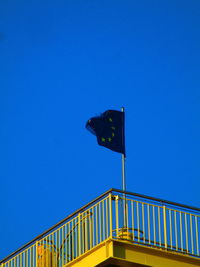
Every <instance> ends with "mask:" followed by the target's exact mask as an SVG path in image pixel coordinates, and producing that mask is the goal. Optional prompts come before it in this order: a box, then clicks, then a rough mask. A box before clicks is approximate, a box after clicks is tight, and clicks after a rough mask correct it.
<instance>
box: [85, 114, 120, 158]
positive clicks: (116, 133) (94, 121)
mask: <svg viewBox="0 0 200 267" xmlns="http://www.w3.org/2000/svg"><path fill="white" fill-rule="evenodd" d="M86 128H87V129H88V130H89V131H90V132H91V133H92V134H94V135H96V137H97V142H98V144H99V145H100V146H104V147H106V148H108V149H111V150H113V151H116V152H119V153H122V154H124V155H125V141H124V112H122V111H117V110H107V111H105V112H104V113H102V114H101V115H100V116H97V117H93V118H91V119H90V120H88V121H87V123H86Z"/></svg>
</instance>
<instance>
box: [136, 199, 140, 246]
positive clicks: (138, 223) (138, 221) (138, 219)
mask: <svg viewBox="0 0 200 267" xmlns="http://www.w3.org/2000/svg"><path fill="white" fill-rule="evenodd" d="M136 207H137V228H138V242H140V217H139V216H140V214H139V208H138V201H137V205H136Z"/></svg>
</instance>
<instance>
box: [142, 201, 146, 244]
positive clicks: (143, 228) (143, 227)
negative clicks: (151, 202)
mask: <svg viewBox="0 0 200 267" xmlns="http://www.w3.org/2000/svg"><path fill="white" fill-rule="evenodd" d="M142 230H143V243H145V226H144V204H143V203H142Z"/></svg>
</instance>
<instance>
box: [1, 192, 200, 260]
mask: <svg viewBox="0 0 200 267" xmlns="http://www.w3.org/2000/svg"><path fill="white" fill-rule="evenodd" d="M113 192H116V193H120V194H124V193H125V194H127V195H131V196H134V197H139V198H143V199H148V200H151V201H156V202H160V203H162V204H168V205H172V206H176V207H181V208H184V209H187V210H193V211H198V212H200V208H197V207H192V206H188V205H184V204H180V203H177V202H173V201H168V200H164V199H160V198H155V197H151V196H147V195H142V194H138V193H133V192H129V191H123V190H120V189H115V188H111V189H109V190H108V191H106V192H105V193H103V194H101V195H100V196H99V197H97V198H95V199H94V200H92V201H91V202H89V203H88V204H86V205H84V206H83V207H81V208H80V209H78V210H76V211H75V212H73V213H72V214H70V215H68V216H67V217H65V218H64V219H63V220H61V221H60V222H58V223H57V224H55V225H53V226H52V227H51V228H49V229H48V230H46V231H44V232H43V233H42V234H40V235H38V236H37V237H35V238H34V239H32V240H31V241H29V242H28V243H26V244H25V245H23V246H22V247H20V248H19V249H17V250H15V251H14V252H12V253H11V254H10V255H8V256H7V257H5V258H4V259H2V260H0V264H2V263H3V262H5V261H7V260H8V259H10V258H12V256H14V255H16V254H17V253H19V252H21V251H22V250H24V249H26V248H28V247H29V246H30V245H32V244H33V243H34V242H36V241H39V240H40V239H42V237H44V236H45V235H47V234H49V233H51V232H52V231H53V230H54V229H56V228H58V227H59V226H61V225H62V224H64V223H65V222H66V221H68V220H69V219H70V218H72V217H74V216H75V215H76V214H78V213H81V212H83V211H84V210H85V209H86V208H87V207H89V206H91V205H92V204H93V203H95V202H97V201H99V200H100V199H102V198H103V197H105V196H106V195H108V194H109V193H113Z"/></svg>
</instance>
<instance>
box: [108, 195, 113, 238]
mask: <svg viewBox="0 0 200 267" xmlns="http://www.w3.org/2000/svg"><path fill="white" fill-rule="evenodd" d="M109 203H110V204H109V212H110V216H109V218H110V238H112V237H113V224H112V222H113V214H112V194H110V195H109Z"/></svg>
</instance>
